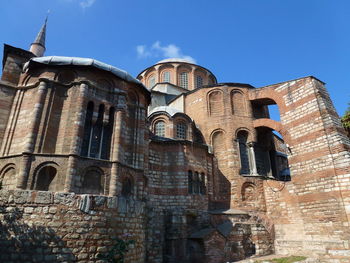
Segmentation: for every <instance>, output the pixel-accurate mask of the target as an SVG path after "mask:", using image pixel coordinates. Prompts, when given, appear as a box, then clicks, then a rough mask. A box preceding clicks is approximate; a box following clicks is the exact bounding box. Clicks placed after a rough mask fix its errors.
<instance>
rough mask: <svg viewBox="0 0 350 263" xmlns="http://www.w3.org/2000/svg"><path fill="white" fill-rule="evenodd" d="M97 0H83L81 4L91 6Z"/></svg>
mask: <svg viewBox="0 0 350 263" xmlns="http://www.w3.org/2000/svg"><path fill="white" fill-rule="evenodd" d="M95 1H96V0H82V1H80V2H79V4H80V7H81V8H83V9H85V8H88V7H91V6H92V5H93V4H94V3H95Z"/></svg>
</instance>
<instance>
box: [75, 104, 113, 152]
mask: <svg viewBox="0 0 350 263" xmlns="http://www.w3.org/2000/svg"><path fill="white" fill-rule="evenodd" d="M114 111H115V110H114V108H113V107H112V108H110V110H109V120H108V123H107V125H106V126H104V124H103V118H104V113H105V106H104V105H103V104H100V106H99V109H98V115H97V120H96V122H95V123H93V115H94V103H93V102H92V101H90V102H89V103H88V105H87V110H86V117H85V125H84V135H83V143H82V146H81V155H82V156H86V157H91V158H101V159H109V153H110V148H111V140H112V133H113V123H114Z"/></svg>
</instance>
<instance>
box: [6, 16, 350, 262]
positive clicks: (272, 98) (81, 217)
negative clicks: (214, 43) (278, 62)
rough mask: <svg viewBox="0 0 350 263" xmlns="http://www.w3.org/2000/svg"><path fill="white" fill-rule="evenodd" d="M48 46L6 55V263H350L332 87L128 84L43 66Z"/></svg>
mask: <svg viewBox="0 0 350 263" xmlns="http://www.w3.org/2000/svg"><path fill="white" fill-rule="evenodd" d="M45 31H46V22H45V25H44V26H43V28H42V29H41V31H40V32H39V34H38V37H37V39H36V40H35V41H34V43H33V44H32V46H31V49H30V51H26V50H23V49H20V48H15V47H12V46H9V45H5V46H4V59H3V71H2V77H1V82H0V92H1V95H0V111H1V115H0V150H1V152H0V183H1V184H0V185H1V188H0V205H1V210H0V217H1V219H2V221H1V224H0V228H1V230H2V231H1V234H0V252H1V253H0V261H3V262H24V261H30V262H47V261H53V262H97V261H98V260H99V257H100V256H99V255H102V256H103V255H105V254H106V253H108V251H109V250H110V249H111V246H112V245H113V238H115V237H122V236H123V235H124V237H125V238H127V237H126V235H125V234H128V235H129V234H130V235H131V237H130V238H131V239H133V240H135V245H133V247H132V248H131V249H130V251H129V252H128V253H127V255H126V261H127V262H208V263H209V262H210V263H211V262H228V261H231V262H233V261H237V260H240V259H244V258H247V257H255V256H260V255H268V254H272V253H278V254H289V253H293V254H298V253H299V254H307V255H309V256H311V257H314V258H321V260H324V261H322V262H348V260H349V258H350V252H349V239H350V230H349V213H350V210H349V207H350V191H349V186H350V171H349V164H350V152H349V145H350V142H349V138H348V137H347V136H346V132H345V131H344V129H343V128H342V125H341V122H340V119H339V117H338V115H337V113H336V111H335V109H334V107H333V105H332V102H331V100H330V98H329V95H328V93H327V91H326V89H325V85H324V83H323V82H322V81H320V80H318V79H316V78H315V77H312V76H310V77H305V78H300V79H296V80H291V81H286V82H283V83H278V84H273V85H269V86H265V87H261V88H255V87H253V86H251V85H249V84H241V83H218V81H217V79H216V77H215V75H214V74H213V73H212V72H211V71H209V70H208V69H206V68H204V67H202V66H199V65H195V64H191V63H189V62H188V61H185V60H181V59H167V60H163V61H160V62H158V63H157V64H155V65H153V66H151V67H149V68H147V69H145V70H144V71H142V72H141V73H140V74H139V75H138V76H137V78H133V77H132V76H130V75H129V74H128V73H126V72H125V71H122V70H120V69H118V68H115V67H113V66H110V65H107V64H104V63H102V62H99V61H96V60H93V59H85V58H74V57H55V56H44V52H45ZM272 104H277V105H278V107H279V112H280V117H281V121H280V122H277V121H274V120H272V119H270V118H269V111H268V105H272ZM273 131H277V132H278V133H279V134H280V135H281V136H283V138H280V137H279V136H277V135H276V134H275V133H274V132H273ZM39 237H45V238H39ZM43 239H45V240H46V242H43Z"/></svg>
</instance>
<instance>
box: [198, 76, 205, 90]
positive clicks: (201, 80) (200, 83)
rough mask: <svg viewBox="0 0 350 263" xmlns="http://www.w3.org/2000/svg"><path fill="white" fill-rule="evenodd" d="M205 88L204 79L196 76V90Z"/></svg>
mask: <svg viewBox="0 0 350 263" xmlns="http://www.w3.org/2000/svg"><path fill="white" fill-rule="evenodd" d="M202 86H203V78H202V77H201V76H196V88H197V89H198V88H201V87H202Z"/></svg>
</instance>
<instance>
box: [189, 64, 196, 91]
mask: <svg viewBox="0 0 350 263" xmlns="http://www.w3.org/2000/svg"><path fill="white" fill-rule="evenodd" d="M195 71H196V68H195V67H194V66H192V67H191V74H190V76H189V77H191V78H192V83H191V84H192V88H191V90H194V89H195V88H196V76H195V74H194V73H195ZM189 88H190V87H189Z"/></svg>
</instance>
